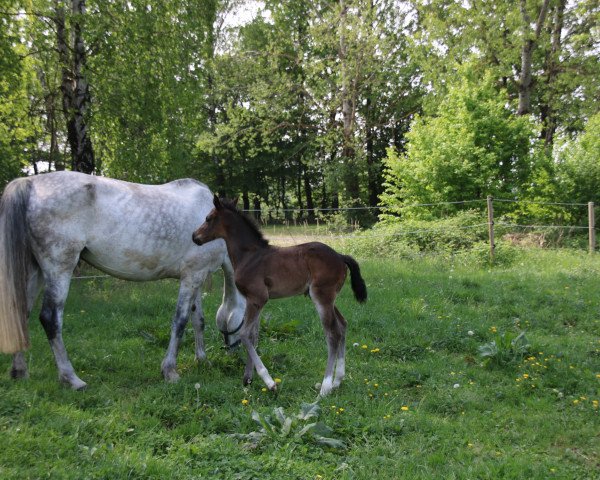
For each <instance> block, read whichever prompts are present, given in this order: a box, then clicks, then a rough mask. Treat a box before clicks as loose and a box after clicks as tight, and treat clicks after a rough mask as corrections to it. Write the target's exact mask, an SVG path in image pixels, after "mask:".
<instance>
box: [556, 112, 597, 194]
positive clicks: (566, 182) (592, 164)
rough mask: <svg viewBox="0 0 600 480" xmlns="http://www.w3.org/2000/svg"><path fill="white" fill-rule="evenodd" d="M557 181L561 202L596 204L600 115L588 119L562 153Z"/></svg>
mask: <svg viewBox="0 0 600 480" xmlns="http://www.w3.org/2000/svg"><path fill="white" fill-rule="evenodd" d="M557 178H558V184H559V189H558V190H559V191H561V192H562V195H563V198H562V199H563V201H566V202H578V203H587V202H594V203H596V204H598V203H599V202H600V190H599V189H598V185H600V112H599V113H596V115H594V116H592V117H591V118H590V119H589V121H588V122H587V124H586V126H585V130H584V131H583V132H582V133H581V134H580V135H579V136H578V137H577V138H576V139H575V140H573V141H570V142H568V144H567V145H566V147H565V148H564V150H563V151H562V153H561V155H560V159H559V162H558V165H557Z"/></svg>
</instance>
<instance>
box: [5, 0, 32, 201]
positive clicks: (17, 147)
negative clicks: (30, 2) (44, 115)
mask: <svg viewBox="0 0 600 480" xmlns="http://www.w3.org/2000/svg"><path fill="white" fill-rule="evenodd" d="M5 4H6V6H8V7H11V6H13V2H0V8H2V7H3V6H5ZM0 25H1V28H0V191H1V190H3V189H4V186H5V184H6V183H8V182H9V181H10V180H12V179H13V178H15V177H18V176H20V175H22V173H23V172H22V171H23V168H24V167H25V166H26V165H27V164H30V162H31V161H32V160H33V159H34V157H35V149H36V139H37V138H39V135H40V120H39V118H36V117H35V116H34V115H32V114H31V107H32V106H31V100H30V94H31V92H32V91H33V88H34V84H35V72H34V70H33V62H32V61H31V59H28V58H27V57H26V56H25V55H24V54H26V51H27V50H26V48H25V47H24V46H22V45H20V41H19V28H20V26H21V25H20V22H14V23H13V24H12V25H11V24H10V23H9V22H6V21H2V18H1V17H0Z"/></svg>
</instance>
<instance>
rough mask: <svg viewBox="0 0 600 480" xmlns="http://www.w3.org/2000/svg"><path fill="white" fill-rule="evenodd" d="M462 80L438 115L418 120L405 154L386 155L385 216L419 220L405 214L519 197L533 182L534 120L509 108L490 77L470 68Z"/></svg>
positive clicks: (382, 203)
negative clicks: (431, 206) (438, 205)
mask: <svg viewBox="0 0 600 480" xmlns="http://www.w3.org/2000/svg"><path fill="white" fill-rule="evenodd" d="M462 72H463V75H462V77H461V80H460V81H455V82H453V83H452V84H451V85H450V86H449V89H448V94H447V95H446V96H445V97H444V99H443V100H442V101H441V102H440V104H439V107H438V108H437V109H436V111H435V113H434V114H433V115H425V116H423V117H418V118H417V119H416V120H415V122H414V123H413V126H412V129H411V131H410V132H409V133H408V134H407V139H408V146H407V150H406V153H405V154H404V155H398V154H397V153H396V152H395V151H394V150H393V149H389V150H388V157H387V158H386V168H387V170H386V174H385V179H386V184H385V185H386V191H385V193H384V194H383V195H382V196H381V205H382V206H383V207H384V212H386V213H388V214H403V215H406V214H409V213H411V214H412V215H417V214H418V213H417V211H416V210H415V211H414V212H411V211H410V210H408V209H407V210H403V207H407V206H409V205H410V204H412V203H432V202H457V201H462V200H477V199H484V198H486V196H488V195H492V196H495V197H513V196H514V195H515V194H516V195H518V194H519V192H521V191H523V188H524V187H525V186H526V185H527V184H528V183H529V182H530V181H531V174H532V169H533V166H534V165H533V164H534V162H533V160H534V157H533V156H532V144H533V143H534V130H533V128H532V125H531V124H530V122H529V120H528V119H527V118H524V117H515V116H514V115H513V114H512V113H511V111H510V110H509V109H508V108H506V101H505V95H504V94H503V93H502V92H499V91H497V90H496V88H495V85H494V79H493V78H492V77H491V76H490V75H486V76H485V77H484V78H481V77H479V76H477V75H476V74H474V73H473V72H472V71H470V70H469V69H468V68H465V69H463V70H462ZM450 208H453V207H452V206H450V207H449V209H450ZM454 208H460V207H454ZM419 211H422V210H419Z"/></svg>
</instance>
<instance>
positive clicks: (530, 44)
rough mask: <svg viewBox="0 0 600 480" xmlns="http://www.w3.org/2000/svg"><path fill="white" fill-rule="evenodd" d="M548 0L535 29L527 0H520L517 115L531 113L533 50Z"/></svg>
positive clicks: (541, 8) (541, 9)
mask: <svg viewBox="0 0 600 480" xmlns="http://www.w3.org/2000/svg"><path fill="white" fill-rule="evenodd" d="M549 3H550V0H544V2H543V3H542V6H541V7H540V11H539V14H538V18H537V20H536V23H535V29H534V31H533V32H532V31H531V19H530V17H529V13H528V12H527V0H521V4H520V5H521V18H522V20H523V45H522V47H521V75H520V79H519V80H520V81H519V107H518V110H517V114H518V115H528V114H529V113H531V91H532V89H533V74H532V63H533V60H532V59H533V50H534V48H535V46H536V43H537V41H538V40H539V38H540V34H541V32H542V27H543V25H544V21H545V19H546V14H547V13H548V4H549Z"/></svg>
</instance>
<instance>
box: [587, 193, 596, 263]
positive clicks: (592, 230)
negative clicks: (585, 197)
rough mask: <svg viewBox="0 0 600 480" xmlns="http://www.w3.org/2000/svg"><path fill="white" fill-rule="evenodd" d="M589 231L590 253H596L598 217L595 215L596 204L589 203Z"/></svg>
mask: <svg viewBox="0 0 600 480" xmlns="http://www.w3.org/2000/svg"><path fill="white" fill-rule="evenodd" d="M588 231H589V239H590V253H594V252H595V251H596V217H595V215H594V202H588Z"/></svg>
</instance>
